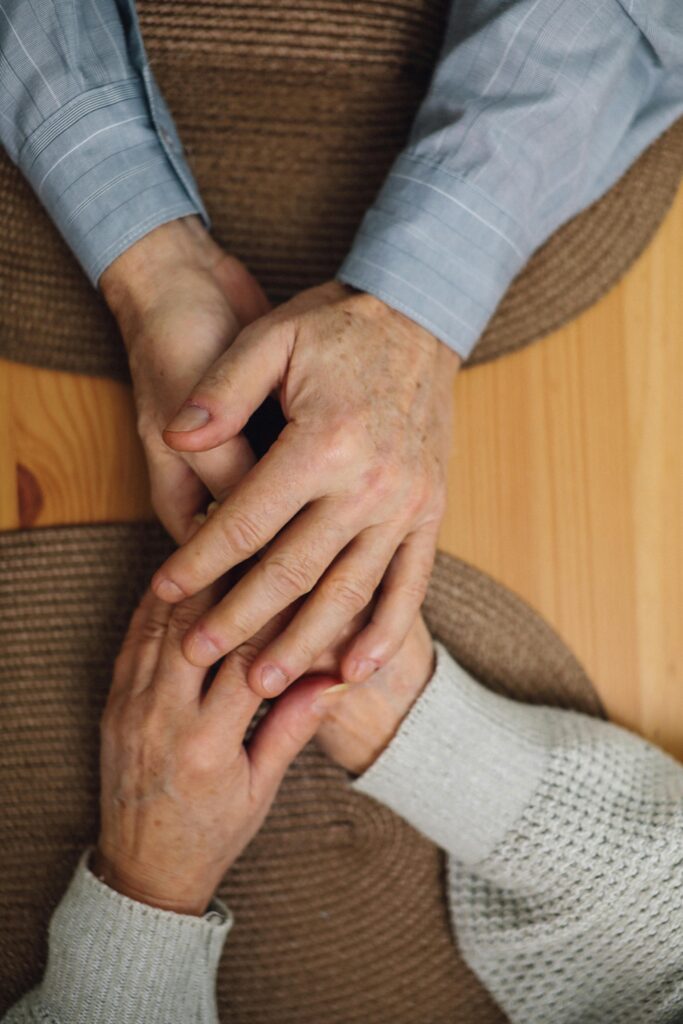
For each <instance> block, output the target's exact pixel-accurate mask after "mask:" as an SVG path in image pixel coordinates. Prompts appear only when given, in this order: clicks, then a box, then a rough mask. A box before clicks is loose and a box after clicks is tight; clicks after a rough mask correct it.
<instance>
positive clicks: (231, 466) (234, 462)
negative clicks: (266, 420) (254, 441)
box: [176, 434, 255, 539]
mask: <svg viewBox="0 0 683 1024" xmlns="http://www.w3.org/2000/svg"><path fill="white" fill-rule="evenodd" d="M176 458H179V456H176ZM182 458H184V459H185V460H186V461H187V464H188V466H190V467H191V469H192V470H193V472H194V473H195V474H196V476H197V477H198V478H199V479H200V480H201V482H202V483H203V484H204V490H205V491H206V490H207V489H208V491H209V492H210V493H211V495H213V497H214V498H217V499H218V501H224V500H225V498H227V497H228V495H229V494H230V493H231V492H232V491H233V489H234V488H235V487H236V485H237V484H238V483H239V482H240V480H242V479H243V477H245V476H246V475H247V473H248V472H249V470H250V469H251V467H252V466H253V465H254V462H255V458H254V453H253V452H252V450H251V447H250V445H249V443H248V441H247V440H246V438H245V437H244V436H243V435H241V434H240V435H239V436H238V437H234V438H233V439H232V440H231V441H228V442H226V444H222V445H219V447H218V448H213V449H212V450H211V451H210V452H191V453H188V454H186V455H185V456H183V457H182ZM184 539H185V538H184Z"/></svg>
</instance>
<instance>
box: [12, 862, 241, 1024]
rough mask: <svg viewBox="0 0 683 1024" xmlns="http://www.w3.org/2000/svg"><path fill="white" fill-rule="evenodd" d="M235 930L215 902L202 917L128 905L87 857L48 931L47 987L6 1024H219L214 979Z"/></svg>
mask: <svg viewBox="0 0 683 1024" xmlns="http://www.w3.org/2000/svg"><path fill="white" fill-rule="evenodd" d="M231 926H232V918H231V916H230V914H229V911H227V910H226V908H225V907H224V906H223V905H222V904H220V903H218V902H216V901H214V903H213V904H212V905H211V907H210V909H209V911H208V912H207V914H205V915H204V916H203V917H189V916H184V915H180V914H174V913H170V912H168V911H163V910H157V909H155V908H153V907H149V906H146V905H144V904H142V903H136V902H135V901H134V900H131V899H127V898H126V897H124V896H121V895H119V893H117V892H114V890H113V889H109V888H108V886H106V885H104V884H103V883H102V882H100V881H99V880H98V879H97V878H95V876H94V875H92V874H91V872H90V871H89V869H88V868H87V867H86V864H85V859H84V860H82V861H81V863H80V864H79V867H78V869H77V871H76V874H75V875H74V878H73V880H72V882H71V884H70V886H69V888H68V890H67V892H66V894H65V896H64V898H63V899H62V902H61V903H60V904H59V906H58V907H57V909H56V911H55V913H54V915H53V918H52V921H51V923H50V933H49V949H48V964H47V969H46V972H45V976H44V978H43V981H42V982H41V984H40V985H39V986H38V987H37V988H36V989H34V990H33V991H32V992H30V993H29V994H28V995H26V996H25V997H24V998H23V999H22V1000H21V1001H20V1002H19V1003H17V1004H16V1006H14V1007H13V1008H12V1009H11V1010H10V1011H9V1012H8V1014H7V1015H6V1017H5V1018H4V1022H5V1024H33V1022H34V1021H35V1022H38V1021H40V1022H42V1024H44V1022H48V1024H75V1022H76V1021H95V1020H97V1021H99V1022H101V1024H139V1022H140V1021H144V1022H145V1024H176V1022H177V1024H191V1022H192V1024H216V1022H217V1020H218V1017H217V1011H216V1002H215V976H216V969H217V966H218V960H219V958H220V954H221V950H222V947H223V943H224V941H225V938H226V936H227V934H228V932H229V931H230V928H231Z"/></svg>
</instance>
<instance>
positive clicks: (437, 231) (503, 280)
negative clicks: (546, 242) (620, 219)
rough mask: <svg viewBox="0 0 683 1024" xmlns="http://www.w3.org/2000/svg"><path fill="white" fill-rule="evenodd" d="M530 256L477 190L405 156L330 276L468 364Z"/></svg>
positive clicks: (509, 221)
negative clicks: (415, 326) (405, 320)
mask: <svg viewBox="0 0 683 1024" xmlns="http://www.w3.org/2000/svg"><path fill="white" fill-rule="evenodd" d="M534 248H535V246H534V244H533V242H532V241H531V239H530V237H529V235H528V233H527V232H526V231H525V229H524V228H523V227H522V225H521V224H519V223H518V222H517V221H516V220H515V218H514V217H513V216H512V215H511V214H509V213H507V212H506V211H505V210H502V209H501V208H500V207H499V206H497V205H496V204H495V203H494V202H493V201H492V200H491V199H490V198H488V196H486V194H485V193H484V192H482V191H480V189H479V188H477V186H475V185H471V184H469V183H468V182H467V181H466V180H465V179H464V178H460V177H458V176H456V175H454V174H452V173H451V172H450V171H447V170H445V169H444V168H442V167H439V166H437V165H436V164H431V163H427V162H425V161H424V160H421V159H418V158H415V157H412V156H409V155H407V154H403V155H401V156H400V157H399V158H398V159H397V161H396V163H395V164H394V166H393V168H392V170H391V172H390V173H389V175H388V177H387V179H386V181H385V183H384V185H383V186H382V189H381V190H380V192H379V195H378V196H377V199H376V200H375V202H374V203H373V205H372V206H371V207H370V209H369V210H368V211H367V213H366V214H365V217H364V218H363V221H362V223H361V226H360V228H359V230H358V233H357V234H356V237H355V239H354V241H353V244H352V246H351V250H350V252H349V254H348V256H347V257H346V259H345V260H344V262H343V264H342V266H341V267H340V269H339V271H338V273H337V277H338V279H339V280H341V281H343V282H344V283H346V284H349V285H352V286H353V287H355V288H360V289H361V290H362V291H366V292H371V293H372V294H373V295H375V296H377V298H379V299H382V300H383V301H384V302H386V303H387V304H388V305H390V306H392V307H393V308H394V309H397V310H400V311H401V312H402V313H405V314H406V315H407V316H409V317H410V318H411V319H412V320H415V321H416V323H419V324H420V325H421V326H422V327H425V328H426V329H427V330H428V331H430V332H431V333H432V334H435V335H436V336H437V337H438V338H439V339H440V340H441V341H443V342H445V343H446V344H447V345H448V346H450V347H451V348H453V349H455V351H456V352H457V353H458V354H459V355H460V356H462V357H463V358H466V357H467V356H468V355H469V353H470V352H471V351H472V349H473V348H474V345H475V344H476V342H477V341H478V339H479V337H480V335H481V333H482V331H483V330H484V327H485V326H486V324H487V323H488V321H489V319H490V318H491V316H492V314H493V312H494V311H495V309H496V306H497V305H498V303H499V302H500V299H501V298H502V296H503V295H504V293H505V291H506V290H507V288H508V285H509V284H510V282H511V281H512V279H513V277H514V276H515V275H516V274H517V272H518V271H519V270H520V269H521V268H522V267H523V266H524V264H525V263H526V262H527V260H528V259H529V257H530V256H531V253H532V252H533V249H534Z"/></svg>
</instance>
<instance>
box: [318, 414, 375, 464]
mask: <svg viewBox="0 0 683 1024" xmlns="http://www.w3.org/2000/svg"><path fill="white" fill-rule="evenodd" d="M322 441H323V443H322V446H321V448H320V451H321V452H322V453H323V454H324V458H325V461H326V463H328V464H330V465H332V466H335V467H337V466H348V465H349V464H350V463H351V464H353V463H355V462H356V461H357V460H358V458H359V457H360V455H361V453H362V452H363V448H364V445H365V443H366V435H365V430H364V429H363V427H362V424H361V423H360V420H359V418H358V417H356V416H353V415H351V414H344V415H340V416H337V417H336V419H335V420H334V421H333V422H331V423H328V424H327V429H326V430H325V432H324V435H323V438H322Z"/></svg>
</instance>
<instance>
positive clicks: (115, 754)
mask: <svg viewBox="0 0 683 1024" xmlns="http://www.w3.org/2000/svg"><path fill="white" fill-rule="evenodd" d="M209 599H210V595H208V594H207V593H206V592H205V593H203V594H201V595H199V596H198V597H197V598H193V599H191V600H189V601H187V602H184V603H183V604H181V605H179V606H178V607H177V608H175V609H171V608H170V606H169V605H167V604H164V602H162V601H160V600H158V598H156V597H155V596H154V595H153V594H152V593H151V592H148V593H147V595H146V596H145V598H144V600H143V601H142V603H141V605H140V607H139V608H138V610H137V612H136V613H135V615H134V616H133V619H132V621H131V625H130V628H129V630H128V634H127V637H126V640H125V642H124V644H123V647H122V650H121V653H120V654H119V657H118V659H117V662H116V667H115V671H114V680H113V684H112V688H111V692H110V695H109V700H108V703H107V707H106V710H105V713H104V716H103V720H102V751H101V831H100V837H99V843H98V847H97V851H96V854H95V860H94V863H93V866H92V869H93V871H94V872H95V873H96V874H98V875H99V876H100V877H101V878H102V879H103V880H104V881H105V882H106V883H107V884H108V885H110V886H111V887H112V888H114V889H116V890H118V891H119V892H121V893H123V894H124V895H126V896H129V897H130V898H132V899H135V900H138V901H139V902H142V903H148V904H150V905H153V906H157V907H161V908H163V909H166V910H172V911H175V912H177V913H184V914H196V915H199V914H202V913H204V911H205V910H206V907H207V905H208V904H209V902H210V900H211V898H212V896H213V893H214V891H215V889H216V887H217V885H218V883H219V882H220V880H221V878H222V876H223V875H224V873H225V872H226V870H227V869H228V868H229V867H230V865H231V864H232V863H233V861H234V860H235V859H236V858H237V857H238V855H239V854H240V853H241V852H242V850H243V849H244V848H245V846H246V845H247V844H248V842H249V841H250V839H251V838H252V837H253V836H254V834H255V833H256V832H257V830H258V829H259V827H260V825H261V823H262V822H263V819H264V817H265V815H266V813H267V811H268V808H269V806H270V804H271V802H272V800H273V797H274V796H275V793H276V791H277V788H278V786H279V784H280V780H281V779H282V776H283V775H284V772H285V770H286V768H287V766H288V765H289V763H290V762H291V760H292V759H293V758H294V757H295V756H296V754H297V753H298V752H299V750H300V749H301V748H302V747H303V746H304V745H305V743H306V742H307V741H308V740H309V739H310V738H311V737H312V735H313V733H314V732H315V729H316V727H317V726H318V724H319V722H320V715H321V711H320V710H319V709H317V708H316V707H314V701H315V699H316V697H317V695H318V694H319V693H320V692H321V691H322V690H324V689H325V687H326V686H329V685H330V681H329V680H328V679H325V678H321V679H317V680H316V679H309V680H303V681H302V682H301V683H300V684H298V685H297V686H295V687H293V688H292V689H291V690H290V691H289V692H288V693H287V694H285V695H284V696H283V697H282V698H281V699H280V700H278V702H277V703H276V704H275V705H274V706H273V707H272V708H271V710H270V711H269V712H268V714H267V715H266V716H265V718H263V719H261V720H260V722H259V724H258V725H257V727H256V730H255V731H254V733H253V735H252V737H251V739H250V741H249V743H248V744H247V745H245V743H244V737H245V730H246V729H247V726H248V725H249V723H250V721H251V719H252V716H253V714H254V712H255V711H256V709H257V707H258V705H259V703H260V698H259V697H257V696H256V695H255V694H254V693H253V691H252V690H251V689H250V688H249V687H248V686H247V684H246V676H245V670H244V665H245V658H247V660H248V654H249V652H248V651H247V650H246V649H241V650H237V651H234V652H233V653H232V654H231V655H230V656H229V657H228V658H226V659H225V661H224V662H223V664H222V665H221V667H220V670H219V671H218V673H217V675H216V677H215V678H214V679H213V680H212V681H211V683H210V685H209V686H208V689H207V680H206V671H205V670H204V669H200V668H196V667H195V666H193V665H190V664H189V663H188V662H187V660H186V659H185V658H184V657H183V654H182V652H181V649H180V639H181V636H182V635H183V633H184V631H185V629H187V627H188V626H189V625H190V624H191V623H192V621H193V620H194V619H195V618H196V616H197V615H198V614H199V613H200V612H201V611H202V610H203V609H204V608H206V606H207V604H208V602H209Z"/></svg>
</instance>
